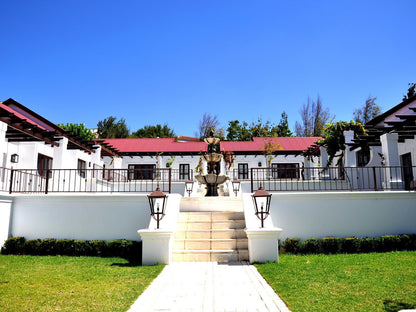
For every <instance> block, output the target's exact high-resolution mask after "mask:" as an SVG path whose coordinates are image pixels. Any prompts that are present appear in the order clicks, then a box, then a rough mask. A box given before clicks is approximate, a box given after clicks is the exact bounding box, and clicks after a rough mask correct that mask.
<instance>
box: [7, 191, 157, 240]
mask: <svg viewBox="0 0 416 312" xmlns="http://www.w3.org/2000/svg"><path fill="white" fill-rule="evenodd" d="M149 221H150V209H149V204H148V199H147V196H146V195H129V194H122V195H115V194H112V195H111V194H105V195H95V194H94V195H55V194H48V195H39V196H33V195H32V196H23V195H17V196H14V200H13V205H12V213H11V222H10V229H9V234H10V235H11V236H24V237H25V238H26V239H36V238H68V239H80V240H93V239H102V240H113V239H128V240H140V237H139V235H138V234H137V230H138V229H141V228H147V227H148V226H149Z"/></svg>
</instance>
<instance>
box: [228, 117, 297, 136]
mask: <svg viewBox="0 0 416 312" xmlns="http://www.w3.org/2000/svg"><path fill="white" fill-rule="evenodd" d="M276 136H280V137H283V136H292V132H291V131H290V129H289V123H288V121H287V114H286V113H285V112H283V113H282V118H281V119H280V122H279V124H278V125H275V124H273V123H271V122H270V121H266V122H263V121H262V120H261V118H258V119H257V122H252V123H251V125H249V124H248V123H247V122H245V121H243V122H242V123H240V121H239V120H233V121H229V122H228V128H227V140H228V141H251V140H252V139H253V137H276Z"/></svg>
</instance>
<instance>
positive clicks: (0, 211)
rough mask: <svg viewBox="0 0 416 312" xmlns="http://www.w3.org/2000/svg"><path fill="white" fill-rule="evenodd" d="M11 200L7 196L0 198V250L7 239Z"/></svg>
mask: <svg viewBox="0 0 416 312" xmlns="http://www.w3.org/2000/svg"><path fill="white" fill-rule="evenodd" d="M11 206H12V199H11V198H9V197H7V196H0V248H1V247H2V246H3V243H4V241H5V240H6V239H7V238H8V237H9V226H10V212H11Z"/></svg>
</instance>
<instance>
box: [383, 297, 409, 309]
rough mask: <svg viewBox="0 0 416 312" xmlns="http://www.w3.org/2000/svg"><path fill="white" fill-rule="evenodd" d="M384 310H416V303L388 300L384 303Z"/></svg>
mask: <svg viewBox="0 0 416 312" xmlns="http://www.w3.org/2000/svg"><path fill="white" fill-rule="evenodd" d="M383 308H384V310H385V311H386V312H398V311H400V310H404V309H415V308H416V302H414V303H408V302H404V301H400V300H391V299H386V300H384V301H383Z"/></svg>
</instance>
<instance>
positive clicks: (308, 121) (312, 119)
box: [295, 95, 334, 137]
mask: <svg viewBox="0 0 416 312" xmlns="http://www.w3.org/2000/svg"><path fill="white" fill-rule="evenodd" d="M299 113H300V116H301V123H299V122H296V124H295V132H296V135H297V136H305V137H313V136H321V135H322V133H323V130H324V128H325V124H326V123H327V122H329V120H330V119H331V116H330V112H329V108H324V107H323V106H322V100H321V98H320V97H319V95H318V98H317V100H316V102H315V101H312V100H311V99H310V98H309V97H308V101H307V103H306V104H303V107H302V109H301V110H300V111H299ZM333 118H334V117H333Z"/></svg>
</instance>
